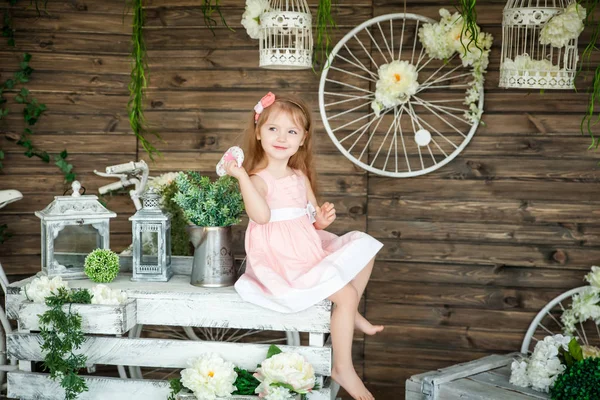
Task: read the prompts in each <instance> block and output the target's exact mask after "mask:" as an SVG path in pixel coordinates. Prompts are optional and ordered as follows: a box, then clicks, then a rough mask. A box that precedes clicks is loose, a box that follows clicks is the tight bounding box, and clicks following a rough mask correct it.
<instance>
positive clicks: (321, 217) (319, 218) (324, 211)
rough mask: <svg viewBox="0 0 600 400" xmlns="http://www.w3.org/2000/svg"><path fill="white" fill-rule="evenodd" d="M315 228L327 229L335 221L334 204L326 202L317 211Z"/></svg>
mask: <svg viewBox="0 0 600 400" xmlns="http://www.w3.org/2000/svg"><path fill="white" fill-rule="evenodd" d="M316 211H317V215H315V228H317V229H325V228H327V227H328V226H329V225H331V224H332V223H333V221H335V208H334V207H333V204H332V203H328V202H325V203H323V205H322V206H321V207H317V209H316Z"/></svg>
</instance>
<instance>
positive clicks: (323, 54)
mask: <svg viewBox="0 0 600 400" xmlns="http://www.w3.org/2000/svg"><path fill="white" fill-rule="evenodd" d="M336 6H337V4H334V3H332V0H319V5H318V7H317V21H316V23H317V24H316V26H317V28H316V32H315V33H316V35H315V36H316V37H315V51H314V53H315V54H314V57H313V71H315V66H320V67H321V70H323V69H326V68H327V67H328V66H329V65H328V64H329V53H330V51H331V36H332V34H333V30H334V29H335V28H336V27H337V25H336V23H335V19H334V18H333V14H332V9H333V7H336Z"/></svg>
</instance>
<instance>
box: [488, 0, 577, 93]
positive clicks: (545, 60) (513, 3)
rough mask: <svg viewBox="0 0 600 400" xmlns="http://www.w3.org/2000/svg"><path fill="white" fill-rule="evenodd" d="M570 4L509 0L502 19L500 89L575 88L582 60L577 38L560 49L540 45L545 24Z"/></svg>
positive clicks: (560, 0)
mask: <svg viewBox="0 0 600 400" xmlns="http://www.w3.org/2000/svg"><path fill="white" fill-rule="evenodd" d="M571 3H573V1H569V0H544V1H541V0H534V1H525V0H508V2H507V3H506V6H505V7H504V12H503V18H502V58H501V60H500V82H499V86H500V87H504V88H528V89H572V88H573V80H574V78H575V73H576V66H577V61H578V58H579V57H578V54H577V37H575V38H570V39H569V40H565V43H561V44H560V47H555V46H552V45H551V44H549V43H547V44H542V43H541V42H540V34H541V32H542V28H543V27H544V25H545V24H546V23H547V22H548V21H549V20H550V19H551V18H552V17H554V16H556V15H559V14H562V13H564V12H565V10H566V8H567V6H568V5H569V4H571ZM544 41H545V40H542V42H544Z"/></svg>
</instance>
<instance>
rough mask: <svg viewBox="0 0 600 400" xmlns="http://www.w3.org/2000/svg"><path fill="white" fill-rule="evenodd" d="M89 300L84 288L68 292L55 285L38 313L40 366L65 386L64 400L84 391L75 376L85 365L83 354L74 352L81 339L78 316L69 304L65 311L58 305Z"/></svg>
mask: <svg viewBox="0 0 600 400" xmlns="http://www.w3.org/2000/svg"><path fill="white" fill-rule="evenodd" d="M91 301H92V295H91V294H90V292H89V291H87V290H81V291H76V292H70V291H68V290H67V289H65V288H59V289H58V293H57V294H56V295H53V296H48V297H46V305H47V306H48V307H50V309H49V310H48V311H46V312H45V313H43V314H41V315H40V316H39V317H40V336H41V338H42V344H41V349H42V351H43V352H44V353H45V356H44V367H45V368H46V369H47V370H49V371H50V378H52V379H54V380H60V385H61V386H62V387H63V388H64V389H65V400H73V399H75V398H76V397H77V395H78V394H80V393H83V392H84V391H87V389H88V388H87V386H86V384H85V382H84V380H83V379H82V378H81V377H79V376H78V375H77V373H78V372H79V370H80V369H81V368H83V367H85V363H86V361H87V357H86V356H85V355H83V354H75V353H74V350H77V349H79V348H80V347H81V345H82V344H83V342H84V341H85V336H84V335H83V332H82V331H81V316H80V315H78V314H76V313H73V312H72V311H71V306H70V305H69V307H68V309H67V312H65V311H64V310H63V308H62V307H63V305H64V304H66V303H83V304H90V303H91Z"/></svg>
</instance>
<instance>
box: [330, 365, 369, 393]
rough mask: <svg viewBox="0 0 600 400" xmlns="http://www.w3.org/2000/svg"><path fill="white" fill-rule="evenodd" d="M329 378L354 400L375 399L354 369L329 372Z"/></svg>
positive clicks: (334, 369) (335, 369)
mask: <svg viewBox="0 0 600 400" xmlns="http://www.w3.org/2000/svg"><path fill="white" fill-rule="evenodd" d="M331 378H332V379H333V380H334V381H336V382H337V383H338V384H339V385H340V386H341V387H343V388H344V389H345V390H346V392H348V394H349V395H350V396H352V398H353V399H355V400H375V397H373V395H372V394H371V392H369V391H368V390H367V388H366V387H365V384H364V383H363V382H362V381H361V380H360V378H359V376H358V375H357V374H356V371H355V370H354V367H352V366H350V367H349V368H342V369H337V368H336V367H333V369H332V370H331Z"/></svg>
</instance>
